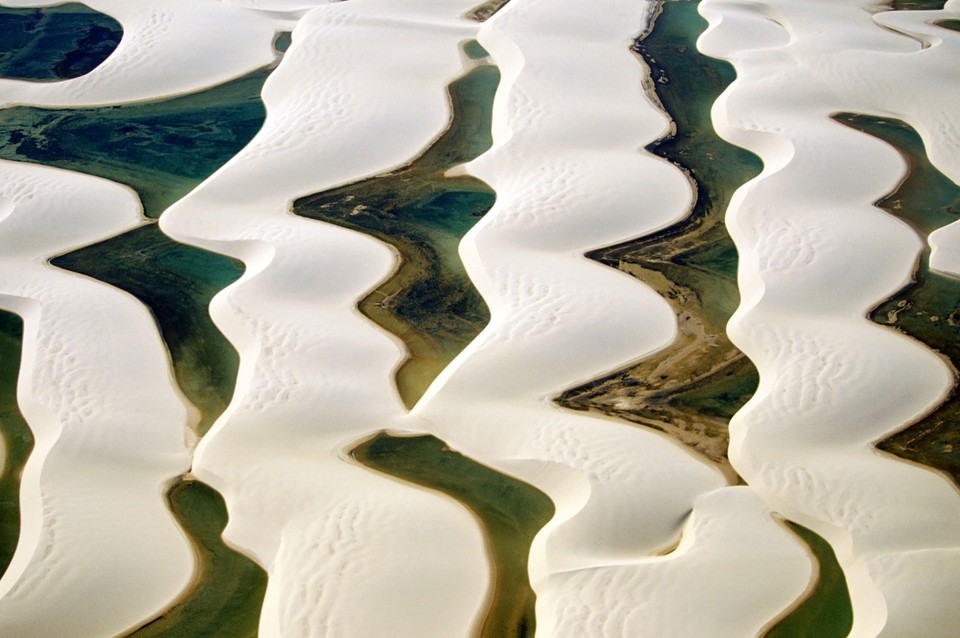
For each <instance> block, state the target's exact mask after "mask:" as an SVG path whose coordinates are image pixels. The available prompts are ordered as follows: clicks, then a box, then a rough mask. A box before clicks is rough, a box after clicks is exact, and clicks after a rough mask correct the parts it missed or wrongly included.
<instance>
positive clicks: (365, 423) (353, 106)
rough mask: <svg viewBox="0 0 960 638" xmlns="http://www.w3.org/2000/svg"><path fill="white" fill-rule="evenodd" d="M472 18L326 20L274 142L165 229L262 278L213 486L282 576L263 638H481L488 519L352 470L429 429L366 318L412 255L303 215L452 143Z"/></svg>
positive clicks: (393, 14)
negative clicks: (338, 191) (434, 145)
mask: <svg viewBox="0 0 960 638" xmlns="http://www.w3.org/2000/svg"><path fill="white" fill-rule="evenodd" d="M471 6H472V5H471V3H468V2H464V3H461V4H457V3H450V2H439V1H435V2H424V3H418V4H405V5H397V4H396V3H394V2H379V1H373V2H349V3H336V4H329V5H322V6H318V7H317V8H316V9H315V10H313V11H310V12H309V13H307V14H306V15H305V16H304V17H303V18H302V20H301V21H300V22H299V23H298V25H297V27H296V29H295V30H294V32H293V42H292V45H291V46H290V47H289V49H288V50H287V52H286V53H285V55H284V58H283V61H282V62H281V64H280V66H279V67H278V68H277V70H276V71H275V72H274V73H273V74H272V75H271V77H270V78H269V80H268V81H267V83H266V85H265V87H264V92H263V100H264V103H265V104H266V106H267V119H266V122H265V124H264V128H263V130H262V131H261V132H260V134H259V135H258V136H257V137H255V138H254V140H253V141H252V142H251V143H250V144H249V145H248V147H247V148H246V149H245V150H244V151H242V152H241V153H240V154H238V155H237V156H236V157H235V158H234V159H233V160H231V161H230V162H229V163H227V164H226V165H225V166H224V167H222V168H221V169H220V170H219V171H218V172H217V173H216V174H214V175H213V176H212V177H211V178H210V179H208V180H207V181H206V182H205V183H204V184H202V185H201V186H200V187H199V188H197V189H196V190H195V191H194V192H193V193H191V194H190V195H188V196H187V197H186V198H184V199H183V200H181V201H180V202H179V203H178V204H176V205H174V206H173V207H171V208H170V209H168V211H167V212H166V213H165V214H164V215H163V216H162V217H161V221H160V224H161V228H162V229H163V230H164V232H166V233H168V234H170V235H171V236H173V237H174V238H176V239H178V240H181V241H185V242H188V243H193V244H196V245H199V246H201V247H204V248H208V249H211V250H215V251H218V252H222V253H226V254H230V255H232V256H234V257H237V258H239V259H241V260H243V261H244V262H245V263H246V265H247V270H246V272H245V274H244V276H243V277H242V278H241V280H240V281H238V282H237V283H236V284H234V285H232V286H230V287H229V288H227V289H226V290H225V291H224V292H222V293H221V294H220V295H218V296H217V297H216V298H215V299H214V302H213V304H212V306H211V313H212V316H213V317H214V319H215V321H216V322H217V324H218V326H219V327H220V328H221V329H222V330H223V331H224V333H225V334H226V335H227V336H228V338H229V339H230V340H231V342H233V343H234V345H235V347H236V348H237V350H238V351H239V352H240V358H241V364H240V372H239V378H238V381H237V386H236V391H235V394H234V400H233V402H232V403H231V405H230V406H229V407H228V408H227V410H226V412H225V413H224V414H223V416H222V417H221V418H220V419H219V420H218V422H217V423H216V424H215V425H214V427H213V428H212V429H211V431H210V432H209V434H208V435H207V437H205V439H204V440H203V441H202V442H201V444H200V445H199V447H198V450H197V454H196V456H195V461H194V473H195V474H196V475H197V476H198V477H199V478H201V479H202V480H203V481H205V482H207V483H209V484H210V485H212V486H214V487H215V488H216V489H217V490H218V491H219V492H220V493H221V494H222V495H223V496H224V498H225V500H226V502H227V504H228V508H229V511H230V522H229V524H228V527H227V529H226V530H225V533H224V535H225V538H226V539H227V541H228V542H230V543H231V544H233V545H235V546H238V547H240V548H242V549H243V550H244V551H245V552H248V553H249V554H250V555H252V556H253V557H255V558H256V559H257V560H258V561H259V562H260V563H261V564H262V565H264V566H265V568H266V569H267V571H268V572H269V574H270V580H269V584H268V588H267V594H266V600H265V603H264V609H263V613H262V616H261V624H260V635H261V636H278V635H411V636H413V635H415V636H434V635H435V636H450V635H464V634H467V633H469V632H470V631H472V630H473V629H474V628H475V627H476V624H477V623H478V622H479V621H480V620H481V617H480V616H481V612H482V610H483V607H484V599H485V596H486V595H487V591H488V590H489V587H490V582H489V581H490V572H489V567H488V564H487V559H486V556H485V550H484V540H483V538H482V535H481V532H480V530H479V527H478V525H477V523H476V521H475V520H474V518H473V517H472V516H471V515H470V514H469V512H467V511H466V510H465V509H464V508H462V507H461V506H459V505H457V504H456V503H454V502H452V501H451V500H449V499H447V498H442V497H440V496H437V495H436V494H431V493H428V492H427V491H425V490H418V489H412V488H410V487H409V486H406V485H402V484H400V483H398V482H396V481H393V480H390V479H388V478H385V477H383V476H380V475H377V474H375V473H373V472H370V471H369V470H366V469H363V468H360V467H357V466H356V465H354V464H351V463H349V462H348V460H347V459H346V458H345V454H346V452H345V451H344V450H346V449H348V448H349V447H350V445H351V444H352V443H353V442H355V441H357V440H359V439H362V438H363V437H365V436H368V435H369V434H372V433H374V432H375V431H378V430H382V429H384V428H391V429H397V430H419V431H423V430H424V428H423V426H422V425H421V424H419V423H418V422H417V421H416V420H414V419H409V418H406V417H405V415H406V410H405V408H404V407H403V405H402V403H401V401H400V398H399V396H398V394H397V391H396V388H395V386H394V374H393V373H394V369H395V367H396V366H397V365H398V364H399V363H400V361H401V360H402V358H403V356H402V354H403V353H402V350H401V348H402V346H401V345H400V344H399V343H398V342H397V341H396V340H395V339H393V338H392V337H391V336H389V335H387V334H385V333H384V332H382V331H381V330H380V329H379V328H377V327H376V326H375V325H373V324H372V323H371V322H370V321H369V320H367V319H365V318H364V317H363V316H362V315H361V314H360V313H359V311H358V310H357V309H356V303H357V301H358V300H359V299H360V298H362V297H363V296H364V295H365V294H366V293H367V292H368V291H369V290H370V289H372V288H373V287H374V286H375V285H376V284H377V283H378V282H379V281H381V280H382V279H384V278H385V277H386V276H387V275H389V273H390V272H391V271H392V269H393V268H394V263H395V255H394V253H393V251H391V250H390V249H389V248H388V247H386V246H385V245H383V244H381V243H380V242H377V241H375V240H373V239H371V238H369V237H367V236H365V235H361V234H359V233H355V232H351V231H348V230H345V229H343V228H340V227H338V226H334V225H330V224H324V223H320V222H317V221H313V220H309V219H305V218H301V217H296V216H294V215H293V214H292V213H290V211H289V207H290V203H291V202H292V201H293V200H294V199H296V198H297V197H300V196H303V195H306V194H309V193H313V192H318V191H321V190H324V189H327V188H331V187H333V186H337V185H340V184H345V183H349V182H353V181H356V180H358V179H360V178H363V177H367V176H370V175H374V174H378V173H382V172H384V171H386V170H389V169H392V168H395V167H397V166H400V165H402V164H404V163H406V162H407V161H409V159H410V158H411V157H414V156H415V155H417V154H418V152H419V151H420V150H422V148H423V147H424V146H425V145H427V144H428V143H429V142H430V140H432V139H434V138H436V137H437V135H439V134H440V133H441V132H442V131H443V129H444V128H445V127H446V126H447V124H448V123H449V119H450V112H449V104H448V103H447V98H446V93H445V90H446V86H447V84H449V82H450V81H452V80H453V79H455V78H456V77H458V76H459V75H461V73H462V72H463V64H464V60H463V59H461V53H460V46H459V45H460V43H461V42H463V41H465V40H469V39H472V38H473V37H474V36H475V33H476V29H477V26H476V24H473V23H470V22H468V21H466V20H463V19H460V18H459V16H460V15H462V14H463V13H465V12H466V11H467V10H468V9H469V8H471ZM399 51H402V52H403V55H402V56H400V55H397V52H399ZM370 140H375V143H371V142H370ZM426 609H429V610H430V611H429V613H424V610H426Z"/></svg>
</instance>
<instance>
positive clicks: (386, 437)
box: [351, 433, 554, 638]
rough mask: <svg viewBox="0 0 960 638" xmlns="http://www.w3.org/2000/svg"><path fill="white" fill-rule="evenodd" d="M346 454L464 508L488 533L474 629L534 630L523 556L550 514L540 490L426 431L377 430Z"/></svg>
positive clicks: (490, 634) (493, 637) (490, 633)
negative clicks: (488, 576) (489, 587)
mask: <svg viewBox="0 0 960 638" xmlns="http://www.w3.org/2000/svg"><path fill="white" fill-rule="evenodd" d="M351 455H352V456H353V458H355V459H356V460H357V461H359V462H360V463H362V464H363V465H365V466H367V467H369V468H372V469H375V470H378V471H381V472H384V473H386V474H389V475H391V476H395V477H397V478H400V479H403V480H405V481H409V482H411V483H415V484H417V485H421V486H423V487H427V488H430V489H432V490H436V491H439V492H443V493H444V494H447V495H449V496H451V497H453V498H455V499H456V500H457V501H459V502H460V503H462V504H463V505H465V506H466V507H467V508H469V509H470V511H472V512H473V513H474V515H476V517H477V519H478V520H479V521H480V523H481V525H482V527H483V530H484V533H485V535H486V537H487V539H488V546H489V550H490V553H491V555H492V560H493V567H494V572H495V581H496V583H495V585H494V590H493V595H492V599H491V601H490V603H489V605H488V609H487V613H486V615H485V617H484V621H483V626H482V628H481V630H480V632H479V635H480V636H484V637H486V638H506V637H518V638H519V637H523V636H532V635H533V634H534V630H535V628H536V618H535V615H534V603H535V600H536V597H535V595H534V593H533V590H532V589H531V588H530V581H529V579H528V577H527V557H528V555H529V553H530V543H531V542H532V541H533V537H534V536H535V535H536V534H537V532H538V531H540V528H541V527H543V526H544V525H545V524H546V523H547V521H549V520H550V518H552V517H553V513H554V507H553V503H552V502H551V501H550V499H549V498H548V497H547V495H546V494H544V493H543V492H540V491H539V490H538V489H536V488H535V487H533V486H531V485H528V484H526V483H524V482H522V481H518V480H516V479H513V478H511V477H508V476H506V475H504V474H501V473H499V472H497V471H495V470H493V469H491V468H489V467H486V466H485V465H482V464H480V463H477V462H476V461H474V460H472V459H470V458H468V457H466V456H464V455H462V454H460V453H459V452H457V451H456V450H452V449H450V448H449V447H448V446H447V445H446V444H445V443H444V442H443V441H441V440H439V439H437V438H436V437H432V436H416V437H405V436H392V435H390V434H387V433H380V434H378V435H376V436H374V437H372V438H371V439H369V440H367V441H365V442H364V443H362V444H360V445H359V446H357V447H356V448H354V449H353V450H352V451H351Z"/></svg>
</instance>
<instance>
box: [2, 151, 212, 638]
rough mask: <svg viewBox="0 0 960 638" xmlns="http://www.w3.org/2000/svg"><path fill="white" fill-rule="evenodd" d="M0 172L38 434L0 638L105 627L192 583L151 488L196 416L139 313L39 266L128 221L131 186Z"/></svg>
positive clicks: (32, 171)
mask: <svg viewBox="0 0 960 638" xmlns="http://www.w3.org/2000/svg"><path fill="white" fill-rule="evenodd" d="M0 175H2V179H0V198H2V200H0V201H2V202H3V205H4V208H6V209H7V212H6V215H5V216H4V217H3V219H2V221H0V231H2V232H0V237H2V239H0V242H2V249H0V254H2V258H0V293H2V294H0V297H2V299H3V305H4V307H5V308H7V309H9V310H12V311H14V312H17V313H18V314H20V315H21V316H22V317H23V318H24V339H23V344H24V347H23V362H22V365H21V371H20V384H19V389H18V397H19V402H20V406H21V409H22V411H23V414H24V417H25V418H26V419H27V422H28V423H29V425H30V428H31V430H32V431H33V434H34V437H35V438H36V446H35V448H34V451H33V454H32V455H31V457H30V459H29V461H28V462H27V466H26V468H25V471H24V474H23V479H22V483H21V516H22V525H21V536H20V543H19V545H18V547H17V551H16V553H15V554H14V557H13V560H12V562H11V564H10V566H9V569H8V570H7V572H6V573H5V574H4V577H3V579H2V580H0V633H2V634H3V635H4V636H23V637H24V638H26V637H30V638H35V637H40V636H51V637H53V636H63V635H111V634H115V633H117V632H119V631H121V630H123V629H125V628H126V627H128V626H130V625H132V624H135V623H137V622H138V621H139V620H140V618H142V617H143V616H146V615H149V614H150V613H152V612H154V611H155V610H157V609H159V608H162V607H163V606H164V605H165V604H166V603H167V602H168V601H169V600H170V599H172V598H173V597H175V596H176V595H177V594H178V593H179V591H180V590H181V589H182V588H183V587H184V586H186V584H187V582H188V581H189V579H190V575H191V571H192V567H193V558H192V554H191V550H190V546H189V544H188V543H187V542H186V540H185V539H184V538H183V535H182V533H181V532H180V530H179V528H178V527H177V526H176V524H175V523H174V521H173V519H172V517H171V515H170V513H169V511H168V510H167V508H166V505H165V502H164V499H163V492H164V490H165V484H166V483H167V482H168V481H170V480H171V479H173V478H174V477H176V476H177V475H179V474H180V473H181V472H183V471H184V470H185V469H187V467H189V462H190V461H189V453H188V449H187V445H186V432H187V430H186V428H187V426H188V425H189V422H190V419H191V418H192V415H191V414H190V412H189V411H188V407H187V405H186V403H185V402H184V401H183V399H182V397H181V396H180V394H179V392H178V390H177V389H176V387H175V386H174V384H173V382H172V379H171V374H170V368H169V361H168V358H167V354H166V351H165V350H164V348H163V345H162V343H161V341H160V339H159V336H158V335H157V332H156V329H155V327H154V324H153V319H152V317H151V316H150V314H149V313H148V312H147V311H146V310H145V309H144V308H143V307H142V306H140V305H139V304H138V303H137V302H136V301H135V300H133V299H132V298H131V297H129V296H126V295H124V294H122V293H119V292H118V291H116V290H114V289H111V288H110V287H108V286H105V285H102V284H99V283H97V282H93V281H91V280H88V279H86V278H83V277H79V276H77V275H73V274H71V273H66V272H63V271H58V270H56V269H53V268H51V267H49V266H47V265H46V264H44V263H43V260H44V259H46V258H49V257H50V256H52V255H55V254H57V253H60V252H63V251H64V250H67V249H69V248H71V247H73V246H76V245H79V244H83V243H89V242H90V241H94V240H96V239H97V238H99V237H103V236H105V235H110V234H114V233H117V232H121V231H123V230H126V229H128V228H130V227H131V226H134V225H136V224H138V223H140V215H139V206H138V204H137V201H136V198H135V196H134V195H133V194H132V193H131V192H130V191H129V190H127V189H124V188H121V187H119V186H116V185H115V184H112V183H110V182H106V181H104V180H100V179H97V178H92V177H87V176H81V175H77V174H75V173H68V172H65V171H60V170H57V169H50V168H44V167H36V166H30V165H24V164H16V163H10V162H3V163H2V164H0ZM93 592H95V593H93Z"/></svg>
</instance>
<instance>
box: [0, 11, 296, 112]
mask: <svg viewBox="0 0 960 638" xmlns="http://www.w3.org/2000/svg"><path fill="white" fill-rule="evenodd" d="M60 3H61V0H10V1H9V2H4V4H5V5H6V6H8V7H43V6H49V5H54V4H60ZM84 4H86V5H87V6H89V7H90V8H92V9H95V10H97V11H100V12H101V13H105V14H107V15H109V16H112V17H113V18H115V19H116V20H117V21H118V22H120V24H121V25H122V26H123V38H122V39H121V41H120V45H119V46H118V47H117V49H116V50H115V51H114V52H113V53H112V54H111V55H110V56H109V57H108V58H107V59H106V60H105V61H104V62H103V63H102V64H100V65H99V66H98V67H97V68H95V69H93V70H92V71H91V72H90V73H88V74H86V75H84V76H81V77H78V78H74V79H71V80H64V81H62V82H29V81H22V80H12V79H7V78H0V96H2V98H0V105H2V106H9V105H14V104H16V105H37V106H47V107H80V106H102V105H110V104H122V103H127V102H137V101H143V100H155V99H160V98H164V97H172V96H174V95H179V94H182V93H190V92H194V91H198V90H200V89H204V88H209V87H210V86H213V85H215V84H220V83H222V82H225V81H227V80H229V79H232V78H235V77H239V76H241V75H243V74H245V73H248V72H250V71H252V70H253V69H255V68H258V67H262V66H266V65H268V64H271V63H273V62H274V61H275V59H276V52H275V51H274V49H273V39H274V37H275V35H276V33H277V32H278V31H282V30H289V29H290V28H292V26H293V25H294V24H295V18H296V15H297V14H296V13H290V14H289V15H283V14H280V15H278V14H267V13H262V12H254V11H250V10H247V9H243V8H237V7H230V6H226V5H225V4H224V3H222V2H217V1H216V0H155V1H152V2H150V3H149V4H148V5H145V4H143V3H131V2H125V1H124V0H84ZM301 13H302V12H301ZM211 51H216V52H217V55H211V54H210V52H211ZM171 69H175V70H176V72H174V73H171Z"/></svg>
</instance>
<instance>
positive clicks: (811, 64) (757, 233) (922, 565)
mask: <svg viewBox="0 0 960 638" xmlns="http://www.w3.org/2000/svg"><path fill="white" fill-rule="evenodd" d="M870 6H871V5H870V4H868V3H861V2H855V1H849V2H842V3H839V2H833V1H830V2H807V1H803V2H797V1H794V0H770V1H768V2H763V3H756V2H750V3H744V2H730V1H728V0H704V3H703V5H702V12H703V13H704V15H706V16H707V17H708V19H709V20H710V22H711V25H712V30H711V31H710V32H708V33H707V34H706V35H705V36H704V37H703V38H702V39H701V41H700V46H701V48H702V49H703V50H704V51H706V52H707V53H710V54H712V55H717V56H718V57H723V58H725V59H728V60H730V61H731V62H733V63H734V65H735V66H736V67H737V70H738V73H739V74H740V79H739V80H738V81H737V82H736V83H734V84H733V85H732V86H731V87H730V89H729V90H728V91H727V92H726V94H725V95H724V96H723V97H722V98H721V100H720V101H719V102H718V103H717V105H716V108H715V111H714V120H715V122H716V124H717V127H718V128H719V130H720V131H721V133H722V134H723V135H724V137H726V138H727V139H729V140H731V141H732V142H734V143H736V144H740V145H743V146H745V147H747V148H750V149H751V150H753V151H754V152H756V153H757V154H759V155H760V156H761V157H762V158H763V159H764V162H765V163H766V165H767V169H766V170H765V172H764V174H763V175H761V177H760V178H758V179H757V180H755V181H754V182H752V183H751V184H749V185H748V186H747V187H746V188H744V189H742V190H741V191H740V192H739V193H738V197H736V198H735V200H734V204H733V205H732V207H731V210H730V212H729V214H728V225H729V227H730V230H731V234H732V235H733V236H734V239H735V241H736V242H737V247H738V249H739V250H740V251H741V255H742V260H741V272H740V284H741V288H742V290H743V296H744V303H743V305H742V306H741V309H740V310H739V311H738V313H737V315H736V316H735V317H734V319H733V321H732V322H731V325H730V332H731V336H732V337H733V338H734V340H735V341H736V343H737V344H738V345H739V346H740V347H741V348H742V349H743V350H744V351H745V352H746V353H747V354H748V355H749V356H750V357H751V358H752V359H753V360H754V362H755V363H756V364H757V366H758V367H759V369H760V375H761V384H760V390H759V391H758V394H757V395H756V397H755V398H754V399H753V400H752V401H751V402H750V403H749V404H748V405H747V407H746V408H744V410H742V411H741V412H740V413H739V414H738V415H737V416H736V417H735V418H734V421H733V423H732V424H731V433H732V442H731V449H730V458H731V461H732V462H733V464H734V467H735V468H736V469H737V470H738V471H739V472H740V473H741V475H742V476H744V478H746V479H747V481H748V482H749V483H750V484H751V485H752V486H753V488H754V489H755V490H756V491H757V492H758V493H759V494H760V495H761V496H762V498H763V499H764V500H765V501H766V502H767V503H769V504H770V505H771V506H772V507H774V508H775V509H777V510H779V511H781V512H783V513H784V514H785V515H787V516H788V517H790V518H795V520H797V521H798V522H800V523H802V524H803V525H806V526H808V527H810V528H812V529H814V530H815V531H817V532H818V533H820V534H822V535H823V536H825V537H826V538H827V539H828V540H830V541H831V543H832V544H833V546H834V548H835V549H836V550H837V554H838V559H839V560H840V563H841V565H843V567H844V569H845V571H846V575H847V580H848V584H849V586H850V590H851V596H852V598H853V604H854V618H855V625H854V630H853V633H852V635H855V636H874V635H877V634H878V633H882V634H883V635H890V636H905V635H915V636H921V635H922V636H948V635H953V634H955V632H956V627H957V626H960V612H958V610H957V607H956V605H955V604H953V594H952V592H953V591H954V590H955V589H956V587H957V585H958V584H960V507H958V506H960V498H958V494H957V492H956V490H955V488H954V487H953V486H952V485H951V484H950V483H949V481H947V480H946V479H944V478H943V477H941V476H939V475H937V474H934V473H933V472H929V471H926V470H924V469H921V468H919V467H917V466H913V465H910V464H907V463H904V462H901V461H898V460H894V459H892V458H890V457H887V456H882V455H880V454H878V453H877V452H876V451H875V450H874V448H873V446H872V444H873V442H874V441H876V440H878V439H880V438H882V437H884V436H885V435H886V434H888V433H890V432H892V431H895V430H897V429H900V428H902V427H904V426H905V425H906V424H908V423H910V422H911V421H913V420H914V419H916V418H917V417H918V416H920V415H922V414H923V413H925V412H926V411H928V410H930V409H931V408H932V407H933V406H934V405H935V404H936V403H937V402H938V401H939V399H940V398H941V397H942V395H943V393H944V392H945V391H946V390H947V389H948V388H949V387H950V385H951V384H952V382H953V380H952V378H951V374H950V371H949V370H948V369H947V366H945V365H944V363H943V362H942V360H941V359H940V358H939V357H937V356H936V355H935V354H934V353H932V352H931V351H929V350H928V349H926V348H924V347H923V346H922V345H920V344H919V343H917V342H915V341H913V340H910V339H907V338H905V337H904V336H902V335H900V334H897V333H894V332H893V331H890V330H885V329H883V328H880V327H878V326H876V325H874V324H872V323H870V322H868V321H867V320H866V318H865V317H864V315H865V313H866V312H868V311H869V310H870V309H871V308H873V307H874V306H875V305H876V304H877V303H879V302H880V301H882V300H883V299H885V298H886V297H888V296H889V295H890V294H892V293H893V292H894V291H896V290H897V289H898V288H899V287H900V286H901V285H903V284H904V283H906V281H907V280H908V279H909V277H910V275H911V273H912V269H913V267H914V264H915V260H916V258H917V255H918V253H919V251H920V248H921V246H920V245H919V244H918V241H917V238H916V235H915V234H914V233H913V231H911V230H910V229H909V228H908V227H906V226H905V225H904V224H903V223H902V222H900V221H898V220H896V219H894V218H892V217H890V216H888V215H885V214H884V213H882V212H881V211H879V210H877V209H876V208H874V207H873V206H872V204H873V202H875V201H876V200H878V199H879V198H880V197H882V196H884V195H885V194H886V193H888V192H890V191H891V190H892V189H893V188H894V187H895V185H896V184H897V182H898V181H899V179H900V178H901V176H902V173H903V170H904V168H903V162H902V160H901V159H900V158H899V156H898V154H897V153H896V152H895V151H893V150H892V149H890V148H889V147H887V146H885V145H884V144H882V143H881V142H878V141H877V140H874V139H872V138H869V137H867V136H865V135H862V134H859V133H857V132H855V131H850V130H849V129H844V128H843V127H841V126H839V125H837V124H836V123H834V122H832V121H830V120H829V119H828V118H829V116H830V115H831V114H833V113H835V112H838V111H854V112H866V113H872V114H877V115H883V116H889V117H897V118H900V119H903V120H905V121H907V122H908V123H909V124H911V125H912V126H914V127H915V128H916V129H917V130H918V131H919V132H920V134H921V136H922V137H923V139H924V143H925V144H926V145H927V147H928V149H929V155H930V158H931V160H932V161H933V163H934V164H936V165H937V166H938V167H939V168H940V169H941V170H943V172H944V173H946V174H947V175H950V176H952V177H953V179H955V180H956V179H957V178H958V177H960V174H958V173H960V171H958V168H960V136H958V131H960V119H958V117H960V116H958V113H960V109H958V106H960V105H958V102H957V100H958V96H960V92H958V90H957V89H958V84H957V81H956V78H955V74H954V73H953V72H954V71H955V68H956V60H957V49H956V48H955V47H956V46H957V44H958V43H960V40H958V39H957V38H952V37H951V34H950V33H949V32H948V31H946V30H943V29H939V28H937V27H933V26H931V25H928V24H926V21H928V20H931V19H932V18H934V17H940V18H942V17H947V16H946V15H945V13H943V12H932V13H923V12H910V13H904V14H899V15H894V14H878V15H877V16H871V14H870V13H869V12H868V11H867V10H866V9H868V8H870ZM935 32H936V33H935ZM944 34H945V35H944ZM757 36H759V37H757ZM948 41H949V42H948ZM931 78H938V79H937V80H935V81H933V80H931ZM935 239H936V240H942V239H946V241H944V242H942V243H937V242H936V241H935V242H934V243H935V245H936V246H938V247H939V249H940V250H939V251H938V254H939V255H940V260H939V262H938V264H939V267H941V268H943V269H951V268H955V263H952V262H951V259H953V258H951V257H950V254H951V251H952V250H953V249H954V248H950V247H951V246H952V247H955V246H957V245H958V244H957V242H952V243H951V242H950V238H949V237H947V233H943V234H941V235H940V237H938V238H935Z"/></svg>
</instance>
